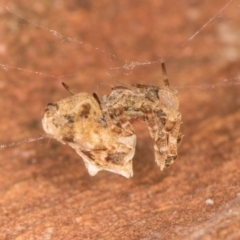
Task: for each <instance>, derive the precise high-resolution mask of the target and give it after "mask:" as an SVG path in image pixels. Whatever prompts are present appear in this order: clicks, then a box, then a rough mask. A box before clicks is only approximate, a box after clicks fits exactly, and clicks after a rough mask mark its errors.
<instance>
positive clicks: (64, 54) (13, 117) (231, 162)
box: [0, 0, 240, 240]
mask: <svg viewBox="0 0 240 240" xmlns="http://www.w3.org/2000/svg"><path fill="white" fill-rule="evenodd" d="M2 3H3V4H4V6H0V59H1V60H0V64H3V65H1V68H0V108H1V118H0V143H1V144H3V143H12V142H17V141H19V140H22V139H26V138H30V137H37V136H40V135H41V134H42V133H43V130H42V127H41V118H42V112H43V110H44V108H45V106H46V104H47V103H48V102H54V101H58V100H60V99H62V98H64V97H67V96H68V93H67V92H66V91H65V90H64V89H63V88H62V86H61V82H62V81H64V82H66V83H67V84H68V85H69V86H70V87H71V88H72V89H74V90H75V91H76V92H78V91H79V92H80V91H84V92H89V93H92V92H97V93H98V94H99V95H101V94H105V93H109V92H110V90H111V86H112V85H114V84H115V83H114V79H118V80H121V81H122V82H126V83H141V84H151V85H160V84H163V83H162V82H161V70H160V64H158V63H156V64H154V63H151V64H145V65H139V66H136V67H135V68H133V69H132V70H129V69H125V68H119V69H112V68H116V67H121V66H124V65H125V64H130V63H131V61H133V62H138V63H144V62H146V61H151V62H154V61H156V60H159V59H161V58H163V57H166V59H165V60H166V66H167V70H168V75H169V79H170V83H171V85H172V86H173V87H175V88H177V89H178V91H179V99H180V112H181V113H182V116H183V125H182V132H183V134H184V135H185V137H184V140H183V143H182V145H181V147H180V149H179V158H178V159H177V161H176V162H175V163H174V164H173V165H172V166H171V167H170V168H168V169H166V170H164V171H163V172H161V171H160V170H159V168H158V167H157V166H156V164H155V163H154V157H153V149H152V142H151V139H150V137H149V134H148V131H147V128H146V126H145V124H144V123H136V124H135V125H134V126H135V129H136V132H137V134H138V143H137V149H136V155H135V157H134V176H133V178H131V179H125V178H123V177H121V176H118V175H115V174H112V173H109V172H100V173H98V174H97V175H96V176H95V177H90V176H89V175H88V173H87V170H86V169H85V167H84V164H83V161H82V160H81V158H80V157H79V156H78V155H77V154H76V153H75V152H74V151H73V150H72V149H71V148H70V147H67V146H64V145H62V144H61V143H59V142H56V141H55V140H48V139H45V140H42V141H37V142H33V143H24V144H21V145H17V146H14V147H11V148H5V149H1V150H0V154H1V155H0V239H1V240H9V239H17V240H25V239H27V240H28V239H41V240H50V239H51V240H52V239H53V240H55V239H56V240H60V239H64V240H65V239H70V240H71V239H141V240H147V239H149V240H151V239H230V240H231V239H240V168H239V166H240V157H239V156H240V147H239V146H240V125H239V122H240V96H239V92H240V87H239V85H238V84H239V76H240V73H239V72H240V68H239V65H240V30H239V29H240V22H239V14H240V9H239V4H240V2H239V0H235V1H231V2H230V4H229V6H228V7H227V8H226V9H225V10H224V11H223V12H222V14H220V15H218V16H217V17H216V18H215V19H213V21H211V22H210V23H209V24H208V25H207V26H206V27H205V28H204V29H203V31H201V32H200V33H199V34H198V35H196V36H195V37H194V38H193V39H192V40H191V41H187V39H189V37H191V36H192V35H193V34H194V33H196V31H198V30H199V29H201V27H203V26H204V24H205V23H206V22H208V20H209V19H211V18H212V17H213V16H215V15H216V14H217V12H218V11H219V10H220V9H221V8H222V7H223V6H224V5H225V4H226V3H227V1H226V0H219V1H192V0H191V1H190V0H188V1H173V0H171V1H163V0H162V1H159V0H150V1H143V0H141V1H137V0H134V1H128V0H117V1H110V0H105V1H103V0H100V1H93V0H83V1H77V0H71V1H61V0H55V1H47V0H44V1H25V0H18V1H16V0H11V1H2ZM5 7H9V8H8V9H6V8H5ZM17 15H19V16H17ZM20 16H22V17H24V18H25V19H26V20H24V19H22V18H20ZM27 20H30V22H29V21H27ZM51 30H54V31H56V32H54V31H51ZM60 34H61V35H60ZM11 66H12V67H11ZM224 79H225V80H224Z"/></svg>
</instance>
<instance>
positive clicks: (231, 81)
mask: <svg viewBox="0 0 240 240" xmlns="http://www.w3.org/2000/svg"><path fill="white" fill-rule="evenodd" d="M233 4H236V6H237V8H239V6H240V4H239V2H238V1H234V0H230V1H228V2H226V4H225V5H224V6H222V7H220V9H219V10H216V13H215V15H213V16H212V17H210V18H209V19H208V20H207V21H206V22H205V23H204V24H203V25H202V26H201V27H200V28H199V29H198V30H197V31H195V32H194V33H193V34H192V35H190V36H189V37H188V38H187V39H186V40H185V41H183V42H182V43H181V44H180V45H179V46H178V47H176V48H175V49H174V50H173V51H172V52H171V53H170V54H168V55H166V56H164V57H160V58H156V60H153V61H152V60H151V61H149V60H146V61H128V60H124V62H125V64H123V65H119V66H115V67H109V70H110V71H118V70H124V71H125V72H127V74H131V73H132V71H134V70H135V68H137V67H143V66H150V65H155V64H159V63H161V62H162V61H164V62H165V63H166V64H167V63H168V62H169V61H170V60H171V59H172V58H173V57H176V56H177V54H178V52H179V51H180V50H182V49H183V48H185V47H186V46H188V45H189V44H190V42H192V41H193V40H194V39H195V38H197V37H198V36H199V35H200V34H201V33H202V32H203V31H205V30H206V29H207V28H208V26H211V25H212V24H216V21H221V18H223V16H224V13H225V11H226V10H227V9H228V8H229V7H230V6H231V5H233ZM0 8H1V12H3V11H5V12H7V13H8V14H10V15H13V16H14V17H16V18H18V19H19V21H22V22H24V23H21V24H22V25H24V26H28V27H34V28H37V29H40V30H41V31H43V32H47V33H50V34H51V35H53V36H54V37H55V38H56V39H58V40H60V41H61V42H69V43H71V44H80V45H83V46H86V47H90V48H92V49H93V50H94V51H97V52H99V53H100V54H103V55H107V56H109V58H111V59H118V56H117V55H115V54H113V53H111V52H109V51H105V50H104V49H102V48H99V47H96V46H91V45H90V44H88V43H87V42H84V41H81V40H78V39H76V38H72V37H69V36H65V35H63V34H61V32H60V31H58V30H55V29H50V28H48V27H46V26H44V25H39V24H36V23H34V21H32V20H31V19H28V18H26V17H25V16H23V15H21V14H18V13H17V11H15V10H13V9H12V8H11V7H9V6H7V5H5V4H2V3H0ZM238 13H239V10H238ZM225 18H229V17H228V16H227V15H226V16H225ZM0 51H1V46H0ZM0 67H1V68H2V69H3V70H10V71H14V70H17V71H20V72H27V73H30V74H32V75H33V76H34V75H40V76H42V77H49V78H54V79H58V80H59V79H64V78H67V77H70V76H76V75H79V74H75V73H70V74H66V75H60V76H59V75H54V74H49V73H47V72H42V71H35V70H31V69H26V68H22V67H18V66H13V65H11V64H8V63H0ZM106 74H108V75H110V77H112V75H111V74H110V73H109V71H108V72H107V73H106ZM231 85H240V76H238V75H236V76H234V77H226V78H225V79H221V80H219V82H215V83H208V84H190V85H181V84H179V86H177V87H176V86H175V87H174V88H175V89H178V90H181V89H191V88H199V89H212V88H216V87H225V86H231ZM43 138H46V137H45V136H40V137H36V138H29V139H25V140H21V141H17V142H12V143H10V144H2V145H0V148H2V149H3V148H7V147H12V146H16V145H19V144H22V143H25V142H33V141H38V140H41V139H43Z"/></svg>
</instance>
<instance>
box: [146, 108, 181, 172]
mask: <svg viewBox="0 0 240 240" xmlns="http://www.w3.org/2000/svg"><path fill="white" fill-rule="evenodd" d="M146 121H147V123H148V128H149V132H150V135H151V137H152V139H153V141H154V155H155V161H156V163H157V164H158V166H159V167H160V169H161V170H163V169H164V168H165V167H168V166H170V165H171V164H173V163H174V161H175V159H176V158H177V148H178V145H179V142H180V141H181V139H182V135H181V134H180V133H179V130H180V123H181V114H180V113H179V112H177V111H171V112H169V111H167V110H166V111H164V110H161V111H159V112H151V113H148V114H147V117H146Z"/></svg>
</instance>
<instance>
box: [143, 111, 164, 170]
mask: <svg viewBox="0 0 240 240" xmlns="http://www.w3.org/2000/svg"><path fill="white" fill-rule="evenodd" d="M146 121H147V123H148V129H149V132H150V136H151V137H152V139H153V141H154V156H155V162H156V163H157V165H158V166H159V167H160V169H161V170H163V169H164V167H165V161H166V159H167V157H168V138H167V137H168V136H167V133H166V132H164V131H163V127H164V125H163V124H162V122H161V121H160V120H159V119H158V118H157V116H156V114H155V113H154V112H150V113H148V114H147V117H146Z"/></svg>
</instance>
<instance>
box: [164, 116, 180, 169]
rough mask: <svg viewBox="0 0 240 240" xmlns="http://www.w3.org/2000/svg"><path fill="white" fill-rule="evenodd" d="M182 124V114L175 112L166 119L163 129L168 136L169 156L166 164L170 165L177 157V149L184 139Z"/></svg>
mask: <svg viewBox="0 0 240 240" xmlns="http://www.w3.org/2000/svg"><path fill="white" fill-rule="evenodd" d="M180 124H181V114H180V113H179V112H177V111H176V112H174V113H172V114H171V115H170V116H168V117H167V119H166V124H165V126H164V129H163V131H164V132H165V133H166V134H167V138H168V156H167V159H166V160H165V166H166V167H168V166H170V165H171V164H173V163H174V161H175V160H176V158H177V149H178V146H179V144H180V142H181V140H182V134H181V133H179V130H180Z"/></svg>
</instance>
